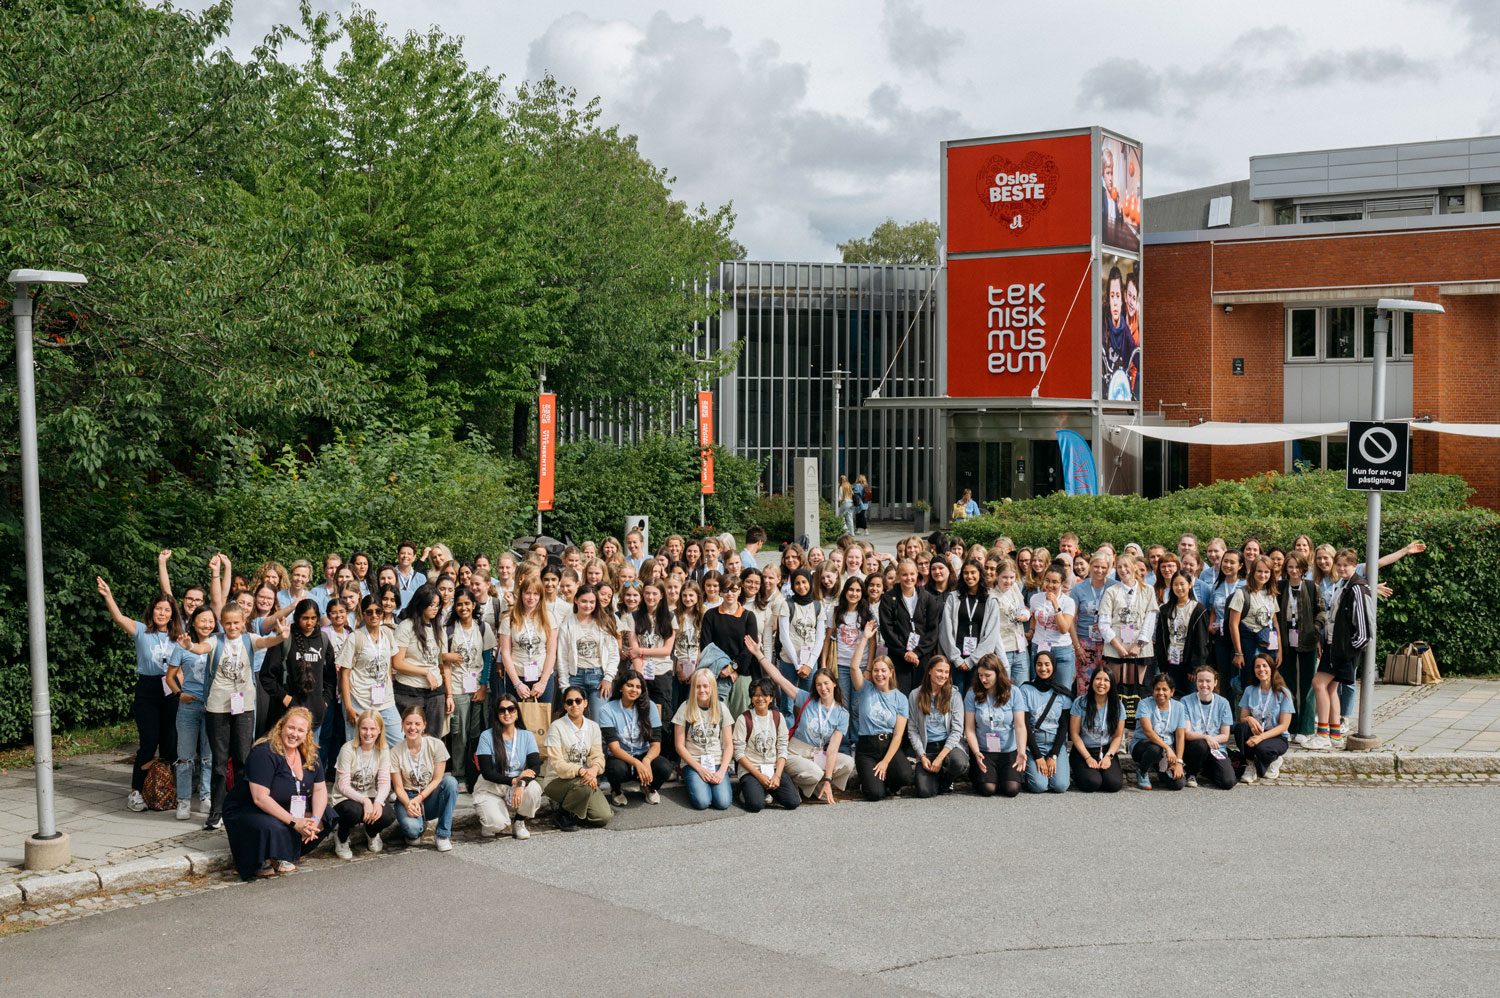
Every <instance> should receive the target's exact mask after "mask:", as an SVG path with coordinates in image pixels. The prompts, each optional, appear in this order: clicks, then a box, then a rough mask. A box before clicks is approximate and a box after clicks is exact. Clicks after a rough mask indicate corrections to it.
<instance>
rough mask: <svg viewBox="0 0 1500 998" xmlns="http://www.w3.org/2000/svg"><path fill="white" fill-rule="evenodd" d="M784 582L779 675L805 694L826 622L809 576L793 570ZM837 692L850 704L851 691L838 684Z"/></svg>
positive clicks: (806, 573) (821, 645)
mask: <svg viewBox="0 0 1500 998" xmlns="http://www.w3.org/2000/svg"><path fill="white" fill-rule="evenodd" d="M793 546H795V545H793ZM788 550H789V551H790V548H789V549H788ZM788 581H789V582H790V584H791V587H792V588H791V596H789V597H788V599H787V607H786V610H787V612H786V616H784V617H782V618H781V621H780V625H781V626H780V635H781V675H782V677H783V678H785V679H786V681H787V682H789V683H791V684H792V685H793V686H796V687H797V688H798V689H801V690H807V689H811V688H812V674H813V670H814V669H816V668H817V667H818V652H819V651H820V650H821V649H822V647H823V638H824V634H825V633H826V632H827V629H828V622H827V620H826V619H825V618H824V616H823V606H822V604H821V603H819V602H818V601H817V600H816V599H815V598H814V596H813V577H812V575H811V573H809V572H808V571H806V570H805V569H801V568H798V569H794V570H793V571H792V576H791V578H790V579H789V580H788ZM840 689H842V690H843V691H844V700H845V702H846V703H851V704H852V701H850V699H849V695H850V690H851V687H849V686H847V685H843V684H841V685H840Z"/></svg>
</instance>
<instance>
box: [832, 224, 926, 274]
mask: <svg viewBox="0 0 1500 998" xmlns="http://www.w3.org/2000/svg"><path fill="white" fill-rule="evenodd" d="M937 239H938V224H937V223H936V222H931V221H928V220H927V219H918V220H917V221H915V222H907V223H906V224H905V225H898V224H897V223H896V220H895V219H894V218H887V219H886V220H885V221H884V222H881V223H880V224H879V225H877V226H875V230H874V231H873V232H871V233H870V234H869V236H867V237H866V238H864V239H851V240H849V241H848V242H847V243H839V244H838V245H839V252H840V253H842V254H843V258H844V262H845V263H926V264H936V263H937V262H938V261H937Z"/></svg>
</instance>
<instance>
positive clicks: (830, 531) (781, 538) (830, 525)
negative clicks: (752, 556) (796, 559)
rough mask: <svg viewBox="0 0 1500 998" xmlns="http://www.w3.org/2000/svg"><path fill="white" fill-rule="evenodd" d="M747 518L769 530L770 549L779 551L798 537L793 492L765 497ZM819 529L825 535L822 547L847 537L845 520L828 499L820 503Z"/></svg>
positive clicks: (821, 500) (767, 538)
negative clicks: (844, 535)
mask: <svg viewBox="0 0 1500 998" xmlns="http://www.w3.org/2000/svg"><path fill="white" fill-rule="evenodd" d="M747 516H748V520H749V522H750V523H756V524H759V525H760V526H762V527H764V528H765V531H766V545H767V547H771V548H774V547H778V546H780V545H782V544H786V543H788V542H790V541H795V540H796V539H797V537H798V534H797V503H796V497H795V496H794V495H793V494H792V493H790V492H783V493H777V494H775V495H765V496H761V497H760V498H759V499H758V500H756V503H755V505H754V506H753V507H751V509H750V512H749V514H747ZM818 529H819V532H820V533H821V534H822V536H821V537H819V538H818V543H819V544H824V543H827V542H829V541H833V540H837V539H838V538H839V536H840V535H842V534H843V533H844V518H843V517H842V516H839V515H838V513H837V512H835V511H834V508H833V506H832V505H831V504H829V502H828V501H827V500H826V499H819V500H818Z"/></svg>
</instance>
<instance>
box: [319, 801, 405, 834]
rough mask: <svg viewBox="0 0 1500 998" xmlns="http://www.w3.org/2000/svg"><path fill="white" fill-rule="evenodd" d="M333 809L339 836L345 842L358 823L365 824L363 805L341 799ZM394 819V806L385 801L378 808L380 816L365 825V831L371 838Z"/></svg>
mask: <svg viewBox="0 0 1500 998" xmlns="http://www.w3.org/2000/svg"><path fill="white" fill-rule="evenodd" d="M333 809H334V811H336V812H337V813H338V816H339V838H340V839H342V840H343V841H345V842H348V841H349V833H351V832H353V831H354V830H355V829H356V828H358V827H359V826H360V825H365V808H364V805H363V804H359V803H357V802H355V801H352V800H341V801H339V802H338V803H337V804H335V805H333ZM395 820H396V808H395V807H394V806H393V805H392V804H391V803H390V801H386V803H385V804H384V805H383V806H382V807H381V809H380V817H378V818H376V819H375V820H374V821H373V822H371V823H370V824H368V825H365V831H366V832H368V833H369V834H370V838H372V839H373V838H374V837H375V836H377V835H379V834H380V833H381V831H383V830H384V829H386V828H388V827H389V826H390V825H391V824H392V823H393V822H395Z"/></svg>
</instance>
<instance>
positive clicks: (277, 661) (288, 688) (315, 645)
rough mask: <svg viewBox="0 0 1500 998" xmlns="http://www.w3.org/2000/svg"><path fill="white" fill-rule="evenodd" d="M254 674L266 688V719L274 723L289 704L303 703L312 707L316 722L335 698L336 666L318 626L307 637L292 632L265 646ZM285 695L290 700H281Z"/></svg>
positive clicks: (318, 721) (316, 722) (329, 646)
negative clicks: (263, 653)
mask: <svg viewBox="0 0 1500 998" xmlns="http://www.w3.org/2000/svg"><path fill="white" fill-rule="evenodd" d="M258 678H259V680H260V686H261V688H262V689H264V690H265V692H266V699H267V705H266V706H267V713H268V717H267V721H268V723H271V724H274V723H275V721H276V718H279V717H280V716H281V715H282V714H284V713H286V711H287V710H288V709H289V708H291V707H306V708H307V709H308V710H310V711H312V716H313V723H314V724H319V723H321V722H322V720H323V711H324V709H325V708H326V707H327V706H328V704H331V703H333V702H334V701H335V700H336V699H337V695H336V693H335V691H336V690H337V689H338V668H337V667H336V666H335V664H334V660H333V642H331V641H329V640H328V635H327V634H324V633H323V630H322V628H319V629H317V630H315V631H313V633H312V636H311V637H308V638H304V637H302V636H301V635H300V634H297V633H295V632H294V633H293V635H292V636H291V637H290V638H288V639H287V640H285V641H283V642H281V643H280V644H278V645H273V646H272V647H270V648H269V649H267V650H266V660H265V661H264V662H263V663H262V664H261V669H260V676H259V677H258ZM287 696H290V697H291V698H292V702H291V703H290V704H283V703H282V700H283V699H284V698H285V697H287Z"/></svg>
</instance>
